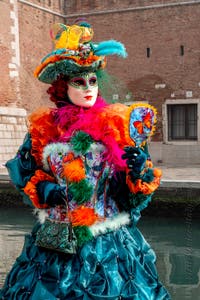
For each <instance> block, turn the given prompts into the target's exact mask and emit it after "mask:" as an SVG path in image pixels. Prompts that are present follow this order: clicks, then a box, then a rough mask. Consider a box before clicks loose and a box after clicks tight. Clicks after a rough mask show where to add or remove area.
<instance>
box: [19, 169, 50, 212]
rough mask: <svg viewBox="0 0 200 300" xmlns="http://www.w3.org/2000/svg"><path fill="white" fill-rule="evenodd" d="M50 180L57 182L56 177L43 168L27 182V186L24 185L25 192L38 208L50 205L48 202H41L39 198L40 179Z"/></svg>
mask: <svg viewBox="0 0 200 300" xmlns="http://www.w3.org/2000/svg"><path fill="white" fill-rule="evenodd" d="M44 180H47V181H50V182H55V179H54V178H53V177H52V176H50V175H48V174H47V173H45V172H44V171H42V170H36V171H35V174H34V175H33V176H32V177H31V179H30V181H28V182H27V184H26V186H25V187H24V193H25V194H27V195H28V196H29V198H30V200H31V201H32V203H33V205H34V206H35V207H37V208H47V207H48V205H47V204H46V203H44V204H41V203H40V200H39V196H38V193H37V183H39V182H40V181H44Z"/></svg>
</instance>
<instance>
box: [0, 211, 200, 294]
mask: <svg viewBox="0 0 200 300" xmlns="http://www.w3.org/2000/svg"><path fill="white" fill-rule="evenodd" d="M34 222H35V219H34V217H33V214H32V211H30V210H26V209H16V208H14V209H3V208H1V211H0V286H2V284H3V282H4V279H5V276H6V274H7V273H8V271H9V270H10V268H11V266H12V264H13V263H14V261H15V259H16V257H17V256H18V255H19V254H20V252H21V249H22V247H23V240H24V234H25V233H27V232H29V231H30V230H31V228H32V225H33V223H34ZM138 227H139V228H140V230H141V231H142V233H143V235H144V237H145V238H146V240H147V241H148V242H149V243H150V245H151V246H152V248H153V249H154V251H155V252H156V255H157V269H158V273H159V277H160V280H161V281H162V283H163V284H164V285H165V286H166V288H167V289H168V291H169V292H170V294H171V297H172V299H173V300H189V299H191V300H199V299H200V233H199V232H200V221H198V220H194V219H193V218H192V214H191V213H190V212H188V213H186V216H185V218H177V219H173V218H159V217H147V216H144V217H142V219H141V220H140V221H139V224H138Z"/></svg>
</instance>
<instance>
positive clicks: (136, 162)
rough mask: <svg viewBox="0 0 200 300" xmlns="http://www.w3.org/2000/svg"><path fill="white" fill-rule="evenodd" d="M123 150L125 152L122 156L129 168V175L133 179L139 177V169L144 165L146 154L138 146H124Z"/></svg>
mask: <svg viewBox="0 0 200 300" xmlns="http://www.w3.org/2000/svg"><path fill="white" fill-rule="evenodd" d="M124 151H125V154H123V155H122V158H123V159H126V163H127V166H128V168H129V169H130V172H129V175H130V176H131V179H132V180H133V181H135V180H136V179H138V178H141V171H142V170H143V169H144V167H145V163H146V160H147V155H146V153H145V152H144V151H143V150H142V149H141V148H139V147H125V148H124Z"/></svg>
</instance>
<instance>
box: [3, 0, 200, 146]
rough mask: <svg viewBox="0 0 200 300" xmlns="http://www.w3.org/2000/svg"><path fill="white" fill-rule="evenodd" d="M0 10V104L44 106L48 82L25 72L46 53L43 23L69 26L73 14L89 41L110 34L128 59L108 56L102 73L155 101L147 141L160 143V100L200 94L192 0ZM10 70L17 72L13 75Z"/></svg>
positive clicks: (10, 1) (18, 5) (36, 0)
mask: <svg viewBox="0 0 200 300" xmlns="http://www.w3.org/2000/svg"><path fill="white" fill-rule="evenodd" d="M186 2H187V3H188V4H187V5H185V3H186ZM189 2H192V3H191V4H189ZM183 4H184V5H183ZM0 12H3V13H2V14H1V21H0V59H1V60H0V61H1V66H2V68H1V71H2V74H4V76H3V77H2V79H1V82H2V84H1V86H0V101H1V105H2V106H17V107H19V108H24V109H25V110H27V112H28V113H29V112H31V111H33V110H34V109H35V108H37V107H38V106H41V105H49V104H51V102H49V100H48V95H47V94H46V89H47V88H48V85H46V84H43V83H40V82H39V81H38V80H37V79H35V78H34V77H33V70H34V69H35V67H36V66H37V65H38V64H39V62H40V60H41V58H43V57H44V56H45V55H46V54H47V53H48V52H51V50H52V43H51V40H50V37H49V29H50V26H51V25H52V24H54V23H56V22H64V23H69V24H72V23H73V22H74V21H76V20H77V18H78V17H85V18H86V20H87V21H88V22H89V23H91V24H92V26H93V28H94V32H95V35H94V41H97V42H98V41H102V40H108V39H112V38H113V39H116V40H119V41H121V42H122V43H124V44H125V46H126V48H127V51H128V58H127V59H125V60H123V59H122V58H118V57H109V58H108V65H107V70H108V72H109V73H111V74H115V75H116V76H117V77H118V78H119V80H120V81H121V82H124V84H125V85H126V86H127V90H129V91H130V92H131V93H132V95H133V99H134V100H145V101H149V102H150V103H151V104H153V105H155V106H156V108H157V110H158V124H157V131H156V135H155V136H154V138H153V141H157V142H162V140H163V133H162V131H163V128H162V104H163V103H164V102H165V99H171V98H173V99H176V98H181V99H184V98H187V91H191V92H192V97H191V98H200V80H199V75H200V71H199V59H200V47H199V46H200V45H199V41H200V30H199V29H200V28H199V27H200V24H199V15H200V3H199V1H196V3H194V1H184V0H179V1H177V0H166V1H161V0H149V1H145V0H123V1H122V0H104V1H102V0H84V1H81V0H73V1H64V0H60V1H49V0H43V1H40V0H28V1H23V0H19V1H17V0H7V1H6V0H3V1H0ZM5 24H6V26H5ZM17 28H18V30H19V32H17ZM17 37H18V38H19V40H17ZM181 45H183V46H184V51H185V53H184V55H183V56H181V55H180V46H181ZM147 48H150V57H149V58H148V57H147ZM12 71H13V73H12ZM15 72H18V74H19V76H14V74H16V73H15ZM11 74H12V75H13V76H11ZM51 105H53V104H51Z"/></svg>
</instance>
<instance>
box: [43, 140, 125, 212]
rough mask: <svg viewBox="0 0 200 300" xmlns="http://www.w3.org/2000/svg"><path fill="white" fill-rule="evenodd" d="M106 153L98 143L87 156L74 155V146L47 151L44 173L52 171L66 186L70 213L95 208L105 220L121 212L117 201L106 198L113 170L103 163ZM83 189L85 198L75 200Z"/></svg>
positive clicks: (52, 146)
mask: <svg viewBox="0 0 200 300" xmlns="http://www.w3.org/2000/svg"><path fill="white" fill-rule="evenodd" d="M104 151H105V147H104V146H103V145H102V144H101V143H99V142H92V143H91V144H90V146H89V148H88V150H87V151H86V152H85V153H84V154H82V153H80V152H79V153H74V150H73V146H72V144H71V143H67V144H64V143H53V144H50V145H48V146H46V147H45V149H44V166H45V169H46V170H51V172H52V173H53V175H54V176H55V178H56V180H57V182H58V183H59V184H60V185H61V186H66V195H67V200H68V205H69V210H70V211H72V210H74V209H77V208H78V207H79V206H83V205H84V207H90V208H94V209H95V212H96V213H97V214H98V215H99V216H102V217H110V216H112V215H114V214H116V213H118V212H119V211H118V208H117V206H116V204H115V203H114V201H112V199H107V197H106V190H105V189H106V188H107V186H106V182H107V181H108V179H109V177H110V176H112V173H113V170H112V166H109V165H108V163H104V162H103V153H104ZM73 168H74V169H73ZM80 187H81V188H82V190H83V191H82V194H80V195H78V196H75V197H74V196H73V194H76V189H80ZM77 192H78V191H77ZM84 193H85V194H84ZM86 195H87V196H88V198H86Z"/></svg>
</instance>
